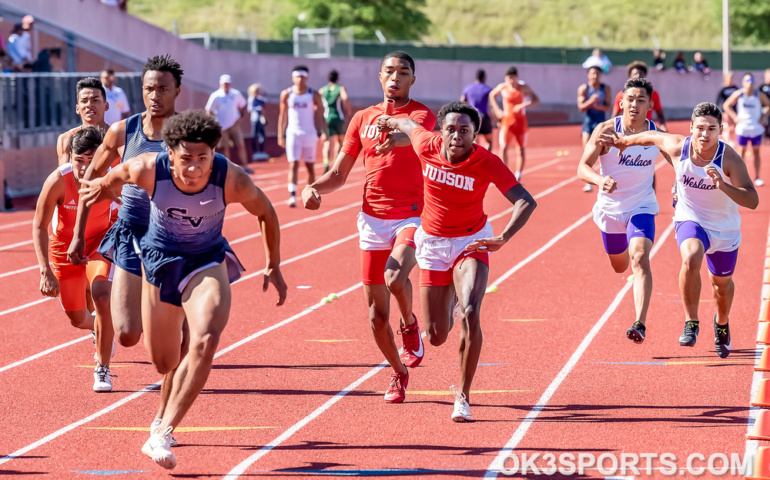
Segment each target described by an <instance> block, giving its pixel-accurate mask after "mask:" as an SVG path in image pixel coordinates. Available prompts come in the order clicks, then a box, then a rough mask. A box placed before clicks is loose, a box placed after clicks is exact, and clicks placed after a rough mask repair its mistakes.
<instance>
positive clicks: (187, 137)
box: [161, 110, 222, 149]
mask: <svg viewBox="0 0 770 480" xmlns="http://www.w3.org/2000/svg"><path fill="white" fill-rule="evenodd" d="M161 135H162V136H163V141H164V142H166V145H168V146H169V148H171V149H175V148H176V147H178V146H179V144H180V143H182V142H192V143H205V144H206V145H208V146H209V147H211V148H214V147H216V146H217V143H219V139H220V138H222V127H221V126H220V125H219V122H217V121H216V119H215V118H213V117H212V116H211V115H208V114H207V113H206V112H205V111H203V110H189V111H186V112H182V113H180V114H178V115H174V116H173V117H171V118H168V119H166V121H165V122H163V130H162V132H161Z"/></svg>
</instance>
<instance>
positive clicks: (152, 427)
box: [150, 418, 179, 448]
mask: <svg viewBox="0 0 770 480" xmlns="http://www.w3.org/2000/svg"><path fill="white" fill-rule="evenodd" d="M160 422H162V420H161V419H160V418H155V420H153V421H152V423H151V424H150V434H151V435H152V433H153V432H154V431H155V430H156V429H160ZM168 443H169V445H171V447H172V448H173V447H178V446H179V442H177V441H176V438H174V436H173V435H170V438H169V440H168Z"/></svg>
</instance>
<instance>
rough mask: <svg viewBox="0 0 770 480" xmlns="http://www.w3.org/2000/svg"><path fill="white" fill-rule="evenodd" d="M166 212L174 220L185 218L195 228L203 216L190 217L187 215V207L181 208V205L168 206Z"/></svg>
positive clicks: (198, 225) (199, 224)
mask: <svg viewBox="0 0 770 480" xmlns="http://www.w3.org/2000/svg"><path fill="white" fill-rule="evenodd" d="M166 213H168V216H169V217H171V218H174V219H176V220H187V221H188V222H190V225H192V226H193V227H195V228H198V227H200V226H201V221H202V220H203V217H190V216H188V215H187V209H186V208H181V207H169V208H168V209H167V210H166Z"/></svg>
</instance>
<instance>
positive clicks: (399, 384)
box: [385, 372, 409, 403]
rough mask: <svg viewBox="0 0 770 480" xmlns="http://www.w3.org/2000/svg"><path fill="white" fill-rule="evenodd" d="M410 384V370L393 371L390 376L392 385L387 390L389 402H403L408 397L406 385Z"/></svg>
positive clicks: (386, 398) (387, 400)
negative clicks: (403, 371) (405, 371)
mask: <svg viewBox="0 0 770 480" xmlns="http://www.w3.org/2000/svg"><path fill="white" fill-rule="evenodd" d="M408 384H409V372H407V373H397V372H393V373H392V374H391V376H390V385H388V390H387V391H386V392H385V401H386V402H387V403H401V402H403V401H404V399H405V398H406V386H407V385H408Z"/></svg>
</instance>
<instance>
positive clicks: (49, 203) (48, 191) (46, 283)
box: [32, 170, 64, 297]
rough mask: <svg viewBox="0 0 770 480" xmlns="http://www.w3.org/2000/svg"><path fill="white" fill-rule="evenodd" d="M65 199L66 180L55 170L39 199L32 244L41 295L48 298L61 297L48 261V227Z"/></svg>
mask: <svg viewBox="0 0 770 480" xmlns="http://www.w3.org/2000/svg"><path fill="white" fill-rule="evenodd" d="M63 199H64V178H62V176H61V174H59V171H58V170H54V172H53V173H51V174H50V175H49V176H48V178H47V179H46V181H45V183H44V184H43V190H42V191H41V192H40V196H39V197H38V198H37V206H36V207H35V218H34V220H33V221H32V242H33V243H34V245H35V256H37V264H38V268H39V270H40V293H42V294H43V295H44V296H46V297H56V296H58V295H59V281H58V280H57V279H56V276H55V275H54V274H53V270H52V269H51V264H50V263H49V261H48V226H49V225H50V224H51V219H52V218H53V212H54V209H55V208H56V205H57V204H59V203H61V202H62V201H63Z"/></svg>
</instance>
